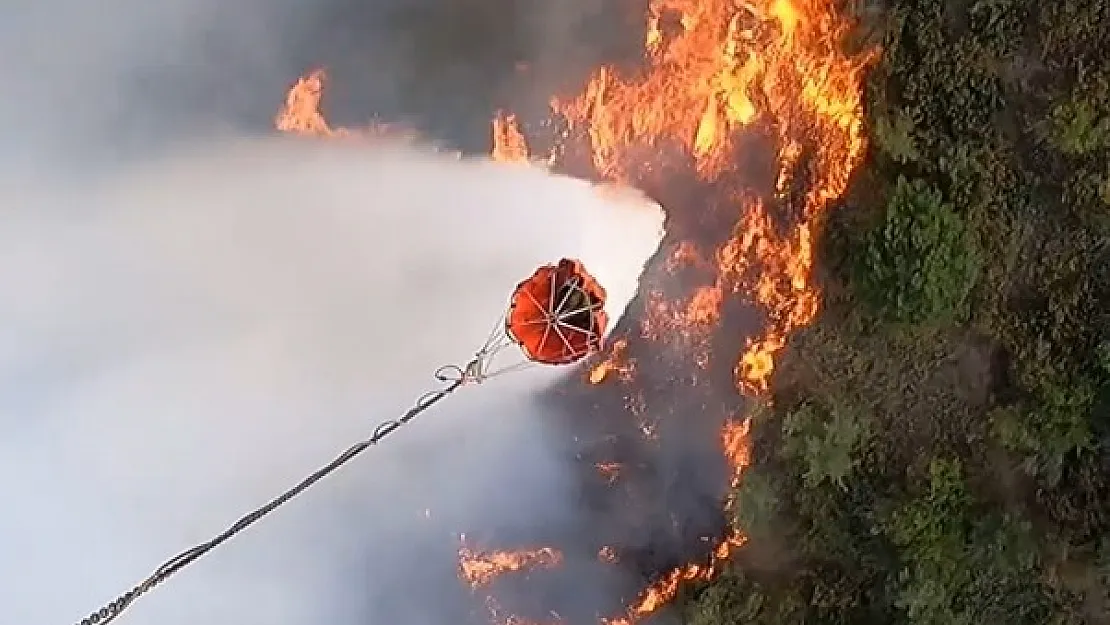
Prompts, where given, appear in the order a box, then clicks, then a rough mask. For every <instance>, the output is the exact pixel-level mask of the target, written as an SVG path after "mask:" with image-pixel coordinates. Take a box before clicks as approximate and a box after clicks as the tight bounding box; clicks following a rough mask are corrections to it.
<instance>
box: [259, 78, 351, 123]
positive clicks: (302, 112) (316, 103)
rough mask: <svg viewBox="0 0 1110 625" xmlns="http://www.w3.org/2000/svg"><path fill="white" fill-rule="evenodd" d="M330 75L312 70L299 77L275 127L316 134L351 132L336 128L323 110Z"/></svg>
mask: <svg viewBox="0 0 1110 625" xmlns="http://www.w3.org/2000/svg"><path fill="white" fill-rule="evenodd" d="M326 78H327V75H326V73H325V72H324V70H322V69H315V70H312V71H311V72H309V73H307V74H305V75H304V76H302V77H301V78H299V79H298V80H297V82H296V83H295V84H294V85H293V86H292V87H290V88H289V93H287V94H286V95H285V106H283V107H281V110H279V111H278V114H277V115H276V116H275V117H274V126H275V127H276V128H277V129H278V130H280V131H282V132H287V133H291V134H298V135H308V136H314V137H335V136H338V135H342V134H347V131H345V130H339V131H335V130H332V128H331V126H330V125H328V122H327V120H326V119H324V115H323V114H322V113H321V112H320V101H321V100H322V99H323V95H324V80H325V79H326Z"/></svg>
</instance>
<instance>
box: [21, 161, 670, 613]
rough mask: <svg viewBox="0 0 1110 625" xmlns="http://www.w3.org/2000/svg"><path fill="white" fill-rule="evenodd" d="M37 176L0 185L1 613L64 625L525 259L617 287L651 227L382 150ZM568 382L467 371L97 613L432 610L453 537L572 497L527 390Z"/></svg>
mask: <svg viewBox="0 0 1110 625" xmlns="http://www.w3.org/2000/svg"><path fill="white" fill-rule="evenodd" d="M38 180H39V181H43V180H50V181H51V182H52V183H53V186H47V185H44V184H40V183H38V182H35V183H31V182H28V181H27V179H24V180H23V181H22V182H19V181H15V180H10V179H9V180H6V181H4V182H3V185H4V188H3V189H0V191H2V192H3V197H4V208H3V212H2V213H0V492H3V493H4V497H5V499H4V505H3V511H2V512H0V596H2V597H3V601H2V603H3V606H4V607H3V617H2V618H0V621H2V622H4V623H11V624H12V625H16V624H20V625H37V624H42V625H46V624H52V623H57V624H61V625H65V624H66V623H73V622H76V621H77V620H79V619H80V618H82V617H84V616H85V615H86V614H87V613H88V612H90V611H91V610H93V609H95V608H96V607H98V606H99V605H101V604H102V603H104V602H105V601H107V600H110V599H112V598H114V597H115V596H116V595H118V594H119V593H121V592H122V591H124V590H126V589H128V588H130V586H131V585H132V584H134V583H135V582H137V581H139V579H141V578H142V577H144V576H145V575H146V574H147V573H148V572H150V570H151V569H152V568H153V567H154V566H156V565H157V564H159V563H160V562H161V561H162V560H163V559H165V558H166V557H168V556H170V555H172V554H173V553H176V552H177V551H179V550H181V549H182V548H185V547H188V546H190V545H192V544H194V543H196V542H200V541H203V540H206V539H208V538H210V537H211V536H212V535H213V534H215V533H216V532H218V531H220V530H222V529H223V528H224V527H225V526H226V525H227V524H228V523H230V522H231V521H233V520H234V519H236V518H237V517H238V516H240V515H241V514H242V513H244V512H246V511H248V510H249V509H250V508H253V507H254V506H256V505H259V504H261V503H263V502H264V501H266V500H267V499H269V498H270V497H272V496H274V495H276V494H277V493H279V492H280V491H282V490H284V489H285V488H286V487H288V486H290V485H291V484H292V483H294V482H296V481H297V480H299V479H300V478H301V477H303V476H304V475H305V474H307V473H308V472H310V471H312V470H314V469H315V468H317V466H318V465H320V464H322V463H323V462H326V461H327V460H330V459H331V457H332V455H333V454H334V453H336V452H338V451H340V450H341V449H342V448H344V447H346V446H347V445H348V444H350V443H351V442H353V441H355V440H357V439H359V438H363V437H365V436H366V435H367V434H368V433H369V431H370V430H371V429H372V427H373V426H374V425H375V424H376V423H377V422H378V421H380V420H382V419H387V418H392V417H395V416H397V415H399V414H400V413H401V412H403V411H404V410H405V409H407V408H408V407H409V406H410V405H411V402H412V401H413V400H414V399H415V398H416V397H417V396H418V395H419V394H420V393H421V392H423V391H424V390H427V389H429V388H434V387H435V386H434V384H433V382H434V381H433V380H432V378H431V374H432V372H433V371H434V370H435V369H436V367H438V366H439V365H441V364H445V363H459V364H462V363H465V361H466V360H467V359H468V358H469V357H470V356H471V354H472V352H473V350H474V349H476V348H477V347H478V346H479V345H480V344H481V343H482V342H483V341H484V340H485V338H486V336H487V334H488V333H489V332H490V330H491V329H493V326H494V324H495V322H496V321H497V319H498V317H499V315H500V314H501V313H502V311H503V309H504V307H505V305H506V302H507V297H508V294H509V292H510V290H511V289H512V287H513V286H514V285H515V284H516V283H517V282H518V281H519V280H521V279H523V278H524V277H527V276H528V275H529V274H530V273H531V272H532V271H533V270H534V269H535V267H536V266H537V265H539V264H542V263H547V262H552V261H555V260H558V259H559V258H561V257H564V256H571V257H578V258H581V259H582V260H583V262H584V263H585V265H586V266H587V268H590V269H592V270H593V271H594V272H595V275H597V276H598V278H599V280H600V281H601V282H602V283H603V284H604V286H606V287H607V289H608V290H609V293H610V296H611V298H612V301H614V302H619V301H627V300H628V299H629V298H630V297H631V296H632V295H633V293H634V290H635V286H636V281H637V278H638V275H639V272H640V270H641V268H642V266H643V264H644V262H645V261H646V259H647V257H648V256H649V255H650V254H651V253H652V252H653V251H654V250H655V248H656V246H657V245H658V242H659V238H660V236H661V227H662V213H661V211H660V210H659V208H658V207H657V206H655V205H653V204H650V203H649V202H647V201H645V200H642V199H640V198H631V197H628V196H625V197H623V198H622V199H619V200H618V199H615V197H614V196H613V194H609V193H598V192H597V190H596V189H595V188H593V187H591V186H590V185H588V184H587V183H584V182H581V181H576V180H571V179H566V178H558V177H554V176H551V175H548V174H546V173H544V172H541V171H538V170H536V169H532V168H528V167H520V166H507V165H500V164H496V163H490V162H483V161H473V160H457V159H454V158H452V157H450V156H440V155H434V156H433V155H431V154H429V153H425V152H422V151H420V150H418V149H415V148H403V147H398V146H380V145H379V146H368V145H338V144H331V145H324V144H315V143H312V142H303V141H288V140H281V139H260V140H242V141H234V142H223V143H219V144H214V145H210V146H208V147H198V148H195V149H192V150H190V151H188V152H183V153H180V154H178V155H177V156H174V157H166V158H162V159H158V160H155V161H152V162H149V163H147V164H146V165H144V166H142V167H131V168H129V169H126V170H124V169H120V170H115V171H114V172H113V173H112V174H111V175H109V176H103V177H96V178H94V179H90V180H84V181H82V182H80V183H78V182H66V181H63V180H61V179H58V178H56V177H55V178H54V179H52V178H51V176H50V175H49V174H43V175H41V176H40V177H39V178H38ZM621 307H622V306H621V305H619V303H618V305H617V307H616V308H617V309H616V311H615V312H617V314H619V312H620V308H621ZM565 373H566V371H565V370H557V369H555V368H544V367H536V368H531V369H527V370H525V371H522V372H520V373H516V374H512V375H507V376H505V377H503V378H495V379H493V380H491V381H489V382H488V383H486V384H483V385H480V386H474V387H466V388H464V389H463V390H462V391H460V392H459V393H458V394H457V395H455V396H453V397H451V398H450V399H449V400H448V401H446V402H445V403H444V404H442V405H440V406H437V407H435V408H434V409H433V410H431V411H430V412H429V413H427V414H425V415H423V416H422V417H420V418H419V419H417V420H416V421H413V422H412V424H410V425H409V426H407V427H405V428H403V429H401V430H399V431H398V432H397V433H396V434H394V435H393V436H391V437H390V438H388V439H386V442H385V443H383V444H382V445H381V446H380V447H378V448H375V449H372V450H370V451H369V452H368V453H367V454H365V455H364V456H362V457H360V458H359V459H357V460H356V461H355V462H353V463H351V464H350V465H348V466H347V467H345V468H344V469H341V470H340V471H339V472H338V473H337V474H335V475H333V476H332V477H331V478H328V479H327V480H325V481H323V482H321V483H320V484H318V485H317V486H316V487H315V488H313V489H311V490H309V491H308V492H306V493H305V494H304V495H302V496H301V497H300V498H298V499H295V500H293V501H292V502H291V503H289V504H288V505H287V506H285V507H283V508H281V509H279V510H278V511H277V512H276V513H274V514H273V515H271V516H270V517H268V518H267V519H266V520H264V521H262V522H261V523H259V524H258V525H255V526H254V527H252V528H251V529H250V530H248V531H246V532H244V533H243V534H242V535H240V536H239V537H237V538H235V539H234V540H233V541H231V542H229V543H227V544H225V545H224V546H223V547H222V548H220V549H218V550H216V551H215V552H213V553H212V554H211V555H210V556H208V557H206V558H204V559H202V560H200V561H198V562H197V563H196V564H195V565H193V566H192V567H190V568H188V569H186V570H185V571H184V572H182V573H181V574H179V575H178V576H176V577H174V578H172V579H171V580H170V581H169V582H167V583H166V584H165V585H164V586H161V587H159V588H157V589H156V590H154V591H153V592H152V593H150V594H149V595H147V596H146V597H144V598H143V599H141V600H140V601H138V602H137V603H136V604H135V605H134V606H133V607H132V608H131V609H130V610H128V612H127V613H126V614H125V615H124V616H123V617H121V618H120V620H119V621H118V622H119V623H127V624H134V625H139V624H142V623H150V624H157V625H173V624H176V623H197V622H203V623H207V624H209V625H248V624H253V623H259V624H262V623H265V624H267V625H302V624H303V625H318V624H320V623H328V624H329V625H344V624H346V623H351V624H354V623H359V624H363V623H382V624H383V625H385V624H388V625H447V623H446V621H444V620H442V619H441V615H442V614H443V613H444V609H445V606H446V607H447V608H451V606H454V605H459V606H461V605H463V604H462V603H458V602H457V597H456V599H452V593H458V596H460V597H461V596H463V595H464V593H463V591H462V589H461V587H459V586H458V585H457V584H455V583H454V581H453V579H452V578H453V575H454V568H453V567H454V552H453V550H454V549H455V548H456V547H457V542H456V539H455V535H456V534H457V533H458V532H464V531H474V530H480V529H483V528H486V527H505V526H508V527H511V526H514V525H517V526H522V525H527V524H529V523H535V522H537V521H539V520H541V519H545V520H550V519H557V518H559V517H560V515H565V514H568V510H569V508H570V503H569V496H570V494H569V488H570V482H569V476H568V475H566V473H565V469H564V468H563V467H562V466H561V464H560V456H559V454H560V450H559V449H557V448H556V447H555V446H554V445H553V444H552V443H551V442H550V441H551V437H550V436H549V430H548V427H549V424H548V423H547V422H545V420H544V416H543V414H541V413H540V411H539V410H538V409H537V408H536V407H535V406H534V405H533V404H532V402H531V398H532V397H533V395H534V393H535V391H537V390H539V389H542V388H543V387H544V386H545V385H547V384H548V383H549V382H550V381H551V380H553V379H554V377H555V376H558V375H562V374H565ZM452 601H455V602H456V603H452ZM451 609H454V608H451ZM368 615H369V616H368ZM454 622H458V620H455V621H454Z"/></svg>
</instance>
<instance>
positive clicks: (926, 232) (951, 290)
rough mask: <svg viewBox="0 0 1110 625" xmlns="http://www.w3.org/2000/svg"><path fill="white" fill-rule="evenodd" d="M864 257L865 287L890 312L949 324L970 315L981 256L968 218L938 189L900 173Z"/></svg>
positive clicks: (902, 318)
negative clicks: (946, 201)
mask: <svg viewBox="0 0 1110 625" xmlns="http://www.w3.org/2000/svg"><path fill="white" fill-rule="evenodd" d="M862 256H863V258H862V259H861V262H860V263H859V265H860V267H859V269H860V271H859V277H858V282H859V286H860V289H861V290H862V292H863V294H864V297H865V298H866V299H867V300H869V301H870V302H871V303H872V305H873V306H875V307H876V308H877V309H878V310H879V311H880V312H881V313H882V314H883V315H884V316H887V317H889V318H891V319H892V320H894V321H898V322H904V323H923V322H926V321H934V322H941V323H943V322H946V321H953V320H958V319H960V318H962V317H963V316H964V315H966V313H967V302H968V295H969V294H970V292H971V289H972V287H973V286H974V285H975V280H976V277H977V276H978V273H979V268H980V261H979V257H978V254H977V252H976V250H975V248H974V247H973V245H972V238H971V235H970V234H969V232H968V228H967V226H966V224H965V223H964V220H963V219H962V218H961V217H960V216H959V215H958V214H957V213H956V212H955V211H954V210H953V209H952V207H951V206H950V205H949V204H947V203H945V202H944V201H943V199H942V197H941V193H940V191H938V190H937V189H936V188H934V187H931V186H929V185H927V184H926V183H925V182H923V181H921V180H915V181H914V182H909V181H907V180H906V179H905V178H904V177H899V178H898V182H897V185H896V187H895V190H894V193H893V195H892V197H891V198H890V200H889V202H888V203H887V211H886V219H885V220H884V221H883V223H882V224H881V225H880V226H879V227H877V228H875V229H874V230H873V231H872V232H871V233H869V235H868V237H867V240H866V243H865V244H864V250H863V255H862Z"/></svg>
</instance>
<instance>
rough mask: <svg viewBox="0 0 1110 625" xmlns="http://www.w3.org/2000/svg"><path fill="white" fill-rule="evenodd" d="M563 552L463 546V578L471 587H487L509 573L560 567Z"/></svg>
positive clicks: (461, 553) (461, 559) (461, 571)
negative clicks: (499, 549) (481, 549)
mask: <svg viewBox="0 0 1110 625" xmlns="http://www.w3.org/2000/svg"><path fill="white" fill-rule="evenodd" d="M562 561H563V555H562V554H561V553H560V552H558V551H556V550H555V549H552V548H551V547H542V548H540V549H532V550H525V551H488V552H479V551H474V550H472V549H470V548H469V547H467V546H466V544H465V543H464V544H463V546H461V547H459V577H461V578H462V579H463V581H465V582H466V583H467V584H469V585H470V587H471V588H478V587H480V586H486V585H488V584H490V583H492V582H493V580H495V579H497V577H498V576H500V575H503V574H505V573H510V572H516V571H522V570H525V569H530V568H535V567H551V566H557V565H559V564H560V563H561V562H562Z"/></svg>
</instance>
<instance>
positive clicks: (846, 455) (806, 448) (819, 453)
mask: <svg viewBox="0 0 1110 625" xmlns="http://www.w3.org/2000/svg"><path fill="white" fill-rule="evenodd" d="M782 428H783V435H784V445H785V453H786V454H787V455H788V456H791V457H792V458H794V459H796V460H797V461H798V462H800V464H801V466H802V467H804V472H803V474H802V478H803V481H804V483H805V485H806V487H807V488H816V487H818V486H820V485H822V484H823V483H825V482H828V483H830V484H832V485H834V486H836V487H837V488H839V489H841V490H843V489H845V488H846V486H845V482H844V480H845V478H847V477H848V476H849V475H851V474H852V472H853V471H854V470H855V469H856V467H858V466H859V462H860V451H861V448H862V446H863V444H864V443H865V442H866V440H867V437H868V428H867V424H866V422H864V421H863V420H862V419H860V418H859V416H858V415H856V414H854V413H853V412H851V411H849V410H847V409H845V408H844V407H843V406H833V407H832V408H831V409H830V410H827V411H822V410H818V408H817V407H816V406H815V405H814V404H804V405H802V406H801V407H800V408H799V409H798V410H795V411H793V412H791V413H790V414H788V415H786V418H785V419H783V425H782Z"/></svg>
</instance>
